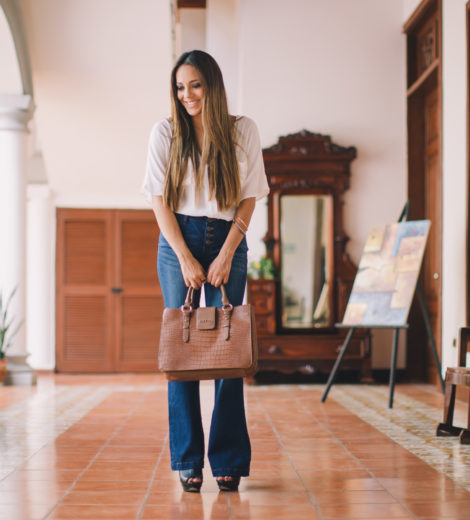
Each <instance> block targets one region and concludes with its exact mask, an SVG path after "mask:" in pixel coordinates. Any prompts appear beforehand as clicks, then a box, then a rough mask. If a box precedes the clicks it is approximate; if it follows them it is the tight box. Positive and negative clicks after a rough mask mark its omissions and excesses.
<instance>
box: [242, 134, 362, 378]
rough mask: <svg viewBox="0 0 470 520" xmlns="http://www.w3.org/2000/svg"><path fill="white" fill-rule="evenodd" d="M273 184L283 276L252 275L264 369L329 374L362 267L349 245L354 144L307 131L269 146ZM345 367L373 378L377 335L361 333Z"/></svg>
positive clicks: (273, 232) (272, 214)
mask: <svg viewBox="0 0 470 520" xmlns="http://www.w3.org/2000/svg"><path fill="white" fill-rule="evenodd" d="M263 157H264V163H265V167H266V174H267V176H268V181H269V185H270V189H271V191H270V194H269V197H268V231H267V234H266V236H265V238H264V241H265V243H266V249H267V253H268V256H269V257H270V258H271V259H272V260H273V262H274V264H275V267H276V269H277V272H278V273H279V274H280V275H279V279H277V280H252V279H249V280H248V300H249V301H250V302H251V303H252V304H253V305H254V307H255V314H256V324H257V330H258V340H259V368H260V371H264V370H275V371H280V372H283V373H293V372H296V371H299V372H301V373H304V374H311V373H314V372H317V371H320V372H324V373H328V372H329V371H330V370H331V368H332V366H333V363H334V361H335V359H336V357H337V355H338V350H339V349H340V348H341V345H342V344H343V342H344V338H345V335H346V331H344V330H339V329H337V328H335V326H334V324H335V323H337V322H339V321H341V319H342V316H343V314H344V310H345V307H346V304H347V300H348V297H349V293H350V291H351V288H352V283H353V281H354V277H355V274H356V267H355V266H354V265H353V263H352V262H351V261H350V259H349V257H348V255H347V254H346V251H345V246H346V243H347V241H348V237H347V236H346V234H345V232H344V230H343V222H342V204H343V200H342V198H343V194H344V192H345V191H346V190H347V189H348V188H349V179H350V163H351V161H352V160H353V159H354V158H355V157H356V149H355V148H354V147H349V148H344V147H341V146H338V145H336V144H334V143H332V142H331V139H330V137H329V136H325V135H319V134H313V133H311V132H308V131H306V130H304V131H302V132H300V133H297V134H292V135H287V136H283V137H281V138H280V139H279V141H278V143H277V144H276V145H274V146H272V147H271V148H267V149H265V150H263ZM343 368H344V369H353V370H360V371H361V373H362V376H363V378H364V379H370V334H369V331H368V330H364V331H361V332H360V333H358V336H357V337H356V338H355V339H354V340H353V342H352V344H351V348H350V351H349V354H348V356H347V357H346V358H345V360H344V365H343Z"/></svg>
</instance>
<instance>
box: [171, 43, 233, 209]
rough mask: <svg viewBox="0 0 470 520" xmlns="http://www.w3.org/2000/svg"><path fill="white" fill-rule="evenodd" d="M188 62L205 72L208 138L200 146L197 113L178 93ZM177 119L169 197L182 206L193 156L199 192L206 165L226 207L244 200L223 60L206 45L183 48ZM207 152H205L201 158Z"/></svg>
mask: <svg viewBox="0 0 470 520" xmlns="http://www.w3.org/2000/svg"><path fill="white" fill-rule="evenodd" d="M182 65H191V66H193V67H194V68H195V69H196V70H197V71H198V72H199V74H200V75H201V79H202V83H203V87H204V100H203V104H202V124H203V127H204V139H203V143H202V150H201V151H200V150H199V148H198V144H197V140H196V133H195V130H194V127H193V121H192V117H191V116H190V115H189V114H188V113H187V112H186V109H185V108H184V106H183V105H182V104H181V102H180V101H179V99H178V91H177V88H176V73H177V71H178V69H179V68H180V67H181V66H182ZM171 122H172V125H173V137H172V140H171V146H170V154H169V158H168V164H167V171H166V176H165V184H164V189H163V200H164V202H165V204H166V205H167V206H168V207H169V208H170V209H172V210H173V211H177V209H178V204H179V200H180V196H181V191H182V187H183V181H184V178H185V175H186V170H187V166H188V161H192V163H193V167H194V174H195V180H196V196H197V195H198V193H199V191H200V190H201V188H202V186H203V182H204V170H205V166H206V165H207V166H208V172H209V194H210V195H209V196H210V198H211V199H214V198H215V200H217V204H218V207H219V209H220V210H227V209H230V208H232V207H233V206H238V204H239V202H240V179H239V175H238V163H237V158H236V151H235V135H234V133H235V125H234V121H233V119H232V118H231V116H230V115H229V113H228V106H227V96H226V93H225V87H224V80H223V78H222V72H221V71H220V68H219V66H218V65H217V62H216V61H215V60H214V58H213V57H212V56H210V55H209V54H207V52H204V51H197V50H195V51H190V52H185V53H183V54H182V55H181V56H180V57H179V59H178V61H177V62H176V64H175V66H174V67H173V70H172V72H171ZM199 152H201V158H199Z"/></svg>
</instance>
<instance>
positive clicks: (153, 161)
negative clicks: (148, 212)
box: [142, 116, 269, 220]
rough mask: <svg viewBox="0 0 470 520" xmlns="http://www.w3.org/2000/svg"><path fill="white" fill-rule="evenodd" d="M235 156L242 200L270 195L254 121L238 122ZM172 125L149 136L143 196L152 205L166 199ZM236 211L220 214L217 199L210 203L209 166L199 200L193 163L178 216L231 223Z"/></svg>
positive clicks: (158, 125)
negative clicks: (156, 199)
mask: <svg viewBox="0 0 470 520" xmlns="http://www.w3.org/2000/svg"><path fill="white" fill-rule="evenodd" d="M235 127H236V134H237V138H236V154H237V160H238V169H239V175H240V186H241V197H240V200H243V199H247V198H249V197H256V200H259V199H261V198H263V197H265V196H266V195H267V194H268V193H269V187H268V181H267V179H266V173H265V171H264V163H263V156H262V153H261V143H260V138H259V133H258V129H257V127H256V124H255V123H254V121H253V120H251V119H250V118H248V117H245V116H243V117H239V118H237V120H236V121H235ZM171 136H172V125H171V123H170V121H169V120H168V119H164V120H163V121H160V122H158V123H156V124H155V126H154V127H153V129H152V132H151V134H150V141H149V150H148V158H147V170H146V174H145V178H144V183H143V186H142V193H143V194H144V195H145V197H146V198H147V200H148V201H149V202H151V201H152V196H153V195H163V184H164V181H165V172H166V165H167V162H168V155H169V152H170V143H171ZM235 211H236V208H235V207H234V208H231V209H230V210H225V211H220V210H219V209H218V207H217V201H216V200H215V199H213V200H209V178H208V174H207V165H206V171H205V175H204V184H203V189H202V192H201V193H200V194H199V197H198V198H197V200H196V183H195V179H194V169H193V165H192V162H191V160H189V161H188V171H187V173H186V177H185V180H184V186H183V190H182V193H181V198H180V203H179V206H178V211H177V212H178V213H181V214H183V215H190V216H193V217H210V218H220V219H224V220H232V219H233V217H234V215H235Z"/></svg>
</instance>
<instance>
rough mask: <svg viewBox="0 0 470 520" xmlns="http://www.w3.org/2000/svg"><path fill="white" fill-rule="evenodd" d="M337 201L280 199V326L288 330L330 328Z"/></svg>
mask: <svg viewBox="0 0 470 520" xmlns="http://www.w3.org/2000/svg"><path fill="white" fill-rule="evenodd" d="M332 212H333V197H332V196H331V195H318V194H315V193H301V194H290V193H289V194H285V195H282V196H281V197H280V211H279V218H280V224H279V227H280V242H281V247H280V249H281V258H280V288H281V302H282V310H281V322H282V327H283V328H286V329H291V328H294V329H299V328H300V329H303V328H305V329H309V328H313V327H314V328H321V327H331V326H332V318H333V315H334V312H333V308H332V305H333V301H332V287H333V283H332V282H333V262H332V260H333V219H332Z"/></svg>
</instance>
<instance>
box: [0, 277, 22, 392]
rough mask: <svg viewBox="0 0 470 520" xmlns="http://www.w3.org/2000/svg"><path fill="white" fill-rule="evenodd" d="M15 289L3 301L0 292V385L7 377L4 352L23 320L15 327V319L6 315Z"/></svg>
mask: <svg viewBox="0 0 470 520" xmlns="http://www.w3.org/2000/svg"><path fill="white" fill-rule="evenodd" d="M16 290H17V287H15V288H14V289H13V291H12V292H11V294H10V296H9V297H8V298H7V299H6V301H4V299H3V293H2V292H1V291H0V384H1V383H3V382H4V381H5V377H6V375H7V359H6V357H5V355H6V351H7V350H8V348H9V347H10V346H11V342H12V340H13V338H14V337H15V335H16V334H17V333H18V331H19V330H20V328H21V326H22V325H23V320H21V321H20V322H19V323H18V324H16V325H15V323H14V322H15V319H14V318H10V316H9V315H8V307H9V305H10V302H11V300H12V298H13V296H14V295H15V293H16Z"/></svg>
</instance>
